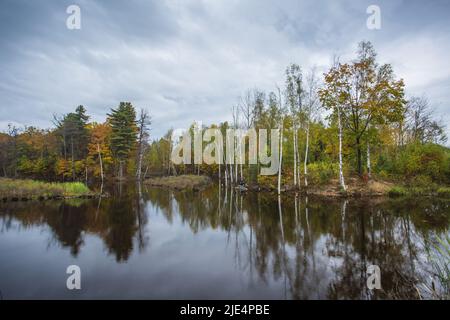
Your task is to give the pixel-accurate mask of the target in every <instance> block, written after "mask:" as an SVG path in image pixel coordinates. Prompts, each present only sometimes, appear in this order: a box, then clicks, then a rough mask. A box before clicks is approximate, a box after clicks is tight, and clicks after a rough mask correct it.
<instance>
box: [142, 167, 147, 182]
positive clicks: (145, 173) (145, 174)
mask: <svg viewBox="0 0 450 320" xmlns="http://www.w3.org/2000/svg"><path fill="white" fill-rule="evenodd" d="M147 172H148V166H146V167H145V172H144V176H143V178H144V179H145V177H146V176H147Z"/></svg>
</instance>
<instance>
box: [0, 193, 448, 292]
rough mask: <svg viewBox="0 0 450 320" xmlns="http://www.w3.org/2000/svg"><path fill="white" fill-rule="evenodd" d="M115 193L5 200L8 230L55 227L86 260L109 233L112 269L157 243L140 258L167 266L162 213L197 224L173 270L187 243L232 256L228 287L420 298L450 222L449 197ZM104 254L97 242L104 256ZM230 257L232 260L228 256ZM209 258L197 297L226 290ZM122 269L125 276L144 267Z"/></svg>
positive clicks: (171, 221) (176, 251) (171, 222)
mask: <svg viewBox="0 0 450 320" xmlns="http://www.w3.org/2000/svg"><path fill="white" fill-rule="evenodd" d="M110 193H111V195H112V196H111V197H110V198H104V199H99V200H70V201H48V202H17V203H4V204H1V205H0V210H1V211H0V219H1V233H0V240H1V237H2V235H4V234H7V233H14V232H17V233H18V232H19V231H23V230H25V231H26V230H31V229H33V228H37V227H45V231H44V233H45V234H46V235H47V236H48V240H47V247H48V250H49V251H52V250H53V249H52V248H54V247H61V248H63V249H64V250H66V249H68V250H69V251H70V254H71V256H72V258H74V259H75V260H76V259H77V257H78V256H79V255H80V252H83V248H84V247H85V246H86V245H87V243H88V242H90V241H93V240H92V237H91V236H95V237H97V238H99V239H101V240H102V242H103V245H104V248H105V251H106V253H107V254H106V256H107V257H110V256H112V257H114V260H115V262H108V263H107V264H108V266H110V269H113V267H112V266H111V264H113V263H116V264H117V263H119V264H123V263H126V262H128V260H129V259H130V257H131V256H132V255H136V256H138V257H139V256H142V257H145V256H146V255H149V254H150V253H151V251H152V250H154V252H158V253H157V254H156V253H153V254H152V259H142V260H138V261H140V262H137V263H139V264H141V265H143V264H146V265H149V266H152V267H153V268H156V267H159V268H160V269H161V270H164V268H165V267H166V266H165V265H164V263H166V262H167V258H166V257H165V255H164V253H161V251H162V250H165V249H164V248H165V247H164V246H162V245H161V244H160V242H158V238H157V237H155V238H153V237H152V231H153V232H156V231H157V230H158V228H161V222H158V223H157V224H155V225H154V226H153V227H152V217H155V216H156V215H162V216H163V217H164V222H163V223H164V224H165V227H167V226H169V228H168V229H167V230H169V232H170V230H171V229H170V228H173V232H174V233H176V232H177V230H178V229H177V228H175V227H179V226H188V227H189V230H190V231H191V235H192V237H189V238H186V237H185V239H184V240H183V241H184V242H182V241H180V240H177V241H180V242H176V243H175V244H174V246H173V247H171V250H172V251H171V252H170V255H171V259H177V257H178V256H179V258H178V259H179V261H177V263H178V264H179V266H177V267H175V268H174V269H173V271H174V272H185V271H186V270H185V269H186V268H190V266H189V263H187V262H186V260H185V259H186V258H183V257H185V255H184V253H182V252H181V251H182V250H192V252H191V254H192V255H193V256H195V257H197V259H199V260H201V259H200V258H198V257H202V256H205V257H207V256H208V257H209V255H211V254H212V253H214V256H215V257H217V259H219V260H220V259H223V261H224V263H223V266H220V268H222V269H221V271H222V272H223V277H224V279H226V281H227V282H228V284H227V285H229V287H230V288H229V289H228V293H227V294H229V296H226V295H225V297H231V298H232V297H244V298H257V297H259V294H262V293H261V290H266V292H265V293H267V295H264V297H266V296H267V297H272V298H273V297H275V298H286V299H317V298H327V299H376V298H417V291H416V289H415V286H416V285H417V283H418V282H419V281H420V280H421V278H422V277H424V276H425V275H426V271H427V270H426V268H427V265H426V257H425V251H424V250H425V249H426V247H427V245H428V243H429V240H430V237H431V236H432V235H435V234H442V233H445V232H447V228H448V226H449V223H450V220H449V219H450V213H449V202H448V201H445V200H437V199H416V200H371V201H369V200H324V199H314V198H307V197H301V196H299V195H297V196H295V197H277V196H273V195H268V194H258V193H249V194H241V193H239V192H236V191H234V190H232V189H223V188H221V189H220V190H219V189H217V188H212V189H210V190H206V191H204V192H172V191H168V190H162V189H156V188H147V187H146V186H142V185H137V186H135V185H116V186H113V187H112V189H111V190H110ZM164 230H166V229H164ZM202 233H207V234H208V235H209V234H215V235H217V236H219V237H220V239H221V240H220V241H221V242H222V243H218V242H217V241H210V242H208V243H207V244H206V250H205V249H204V244H202V248H203V249H202V250H205V251H202V252H195V248H196V246H197V244H198V245H199V246H200V243H199V242H196V241H199V240H197V238H196V237H195V236H196V235H198V234H202ZM21 235H22V236H25V237H26V233H21ZM173 236H174V235H173ZM159 237H163V236H159ZM153 241H156V244H154V245H153ZM171 241H175V240H173V239H172V240H171ZM188 244H189V246H187V245H188ZM219 244H220V245H219ZM222 244H224V246H222ZM186 248H194V249H186ZM0 250H5V251H6V250H14V244H13V243H10V242H8V241H6V242H3V243H2V244H0ZM104 257H105V254H104V253H102V252H98V250H96V251H95V259H102V258H104ZM230 257H231V258H232V260H233V266H232V267H228V265H227V264H226V263H225V261H227V259H228V258H230ZM55 259H56V258H55ZM137 259H138V258H137ZM183 259H184V260H183ZM163 262H164V263H163ZM194 263H195V262H194ZM215 263H217V261H216V262H215ZM219 263H220V262H219ZM372 264H376V265H378V266H379V267H380V269H381V272H382V281H381V282H382V287H383V289H382V290H375V291H371V290H368V289H367V286H366V279H367V274H366V270H367V267H368V266H369V265H372ZM208 268H210V266H209V265H208V264H207V263H197V264H195V269H196V270H195V272H199V274H201V272H202V271H205V272H204V273H203V276H196V279H195V283H196V284H195V285H196V286H198V285H199V284H198V283H199V282H204V287H205V288H203V289H201V290H200V289H198V288H197V289H198V290H200V291H201V292H200V293H198V295H196V297H203V298H217V297H222V296H220V295H219V294H218V293H217V292H216V291H215V290H214V289H213V288H211V289H210V288H209V287H208V286H207V283H208V281H212V279H211V278H209V276H208V273H207V272H206V271H207V270H208ZM198 269H200V270H198ZM111 272H115V271H111ZM192 272H194V271H192ZM195 274H196V275H197V273H195ZM121 276H122V277H123V278H122V281H124V282H126V281H127V277H130V278H132V277H138V276H137V275H135V274H132V273H130V274H128V273H126V274H125V275H124V274H123V273H122V274H121ZM139 276H140V277H143V279H142V280H144V278H145V279H147V277H154V275H146V274H145V273H142V274H140V275H139ZM171 276H173V274H171ZM215 276H216V277H217V274H216V275H215ZM1 277H2V276H0V280H1ZM147 280H148V279H147ZM153 280H155V279H152V281H153ZM176 281H178V284H176V283H175V282H176ZM180 281H186V288H185V290H186V295H187V296H184V297H189V292H194V291H196V290H197V289H195V290H194V287H192V288H190V287H189V286H191V284H190V281H189V280H183V279H178V280H174V283H173V287H172V286H171V283H170V281H168V282H166V283H165V290H166V293H165V295H163V294H161V296H158V293H157V292H153V293H152V296H153V297H163V296H164V297H175V293H176V290H178V289H179V288H178V287H179V286H180V283H179V282H180ZM0 285H1V282H0ZM11 286H13V284H11ZM192 286H193V285H192ZM196 292H197V291H196ZM257 294H258V296H257ZM88 296H89V295H88ZM103 296H105V297H107V296H108V294H107V293H105V292H103ZM103 296H100V297H103ZM120 297H122V298H127V297H129V296H128V295H126V294H125V295H122V296H120ZM144 297H148V296H144ZM192 297H194V296H192Z"/></svg>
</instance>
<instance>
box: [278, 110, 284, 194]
mask: <svg viewBox="0 0 450 320" xmlns="http://www.w3.org/2000/svg"><path fill="white" fill-rule="evenodd" d="M279 156H280V161H279V164H278V194H280V193H281V168H282V162H283V118H281V129H280V155H279Z"/></svg>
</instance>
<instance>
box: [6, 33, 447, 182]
mask: <svg viewBox="0 0 450 320" xmlns="http://www.w3.org/2000/svg"><path fill="white" fill-rule="evenodd" d="M285 77H286V80H285V84H284V86H283V87H282V88H279V87H277V88H275V90H273V91H271V92H263V91H260V90H258V89H254V90H248V91H247V92H245V94H244V95H243V96H242V97H240V99H239V102H238V103H237V105H236V106H233V107H232V108H231V115H232V120H231V121H226V122H222V123H218V124H212V125H211V126H210V127H215V128H219V129H220V130H221V131H222V132H223V133H224V134H225V131H226V129H228V128H239V129H248V128H256V129H261V128H264V129H273V128H279V129H280V132H281V138H280V151H281V152H280V160H281V162H280V169H281V170H280V171H279V177H278V178H279V182H278V184H279V185H280V183H281V184H291V185H293V186H294V187H297V188H300V187H301V186H302V185H303V186H304V185H308V184H313V185H320V184H326V183H327V182H329V181H330V180H331V179H337V180H338V181H339V183H340V185H341V187H342V188H343V189H344V190H345V188H346V182H345V179H346V178H347V177H349V176H359V177H361V178H363V179H370V178H372V177H375V178H379V179H384V180H389V179H391V180H398V181H405V182H406V181H407V182H411V183H418V184H424V185H427V184H430V183H438V184H448V183H450V150H449V149H448V148H447V147H445V146H444V145H445V143H446V142H447V136H446V134H445V125H444V124H443V123H441V122H439V121H438V120H437V119H436V115H435V114H434V110H433V108H432V107H431V104H430V102H429V101H428V100H427V99H426V98H425V97H406V96H405V84H404V82H403V80H402V79H397V77H396V75H395V73H394V71H393V68H392V66H391V65H389V64H379V63H378V62H377V57H376V52H375V50H374V48H373V46H372V44H371V43H370V42H361V43H360V44H359V47H358V50H357V52H356V57H355V58H354V59H353V60H351V61H347V62H341V61H339V59H335V61H334V62H333V64H332V65H331V66H330V68H329V69H328V70H327V71H326V72H325V73H324V74H323V75H319V74H318V72H317V70H316V69H311V70H307V71H306V72H305V71H304V70H303V69H302V68H301V67H300V66H299V65H297V64H291V65H289V66H288V67H287V68H286V70H285ZM89 119H90V118H89V115H88V113H87V111H86V109H85V107H83V106H78V107H77V108H76V109H75V110H74V111H73V112H70V113H68V114H65V115H62V116H54V119H53V122H54V127H53V128H50V129H39V128H36V127H25V128H17V127H15V126H12V125H11V126H9V127H8V130H7V132H4V133H0V166H1V168H0V170H1V172H0V175H1V176H4V177H13V178H25V177H26V178H34V179H45V180H58V181H85V180H86V181H87V180H89V179H94V178H95V179H103V178H111V177H114V178H123V177H133V178H134V177H136V178H137V179H141V178H143V177H145V176H148V175H149V174H180V173H195V174H200V173H201V174H208V175H212V176H219V177H221V179H223V180H224V179H226V180H227V181H229V182H230V183H237V182H239V183H241V182H244V181H245V182H246V183H257V182H259V183H264V179H273V178H274V177H269V178H267V177H261V176H259V175H258V172H259V169H260V167H259V165H248V164H246V165H237V164H234V165H222V166H219V165H207V164H202V165H194V164H192V165H177V166H175V165H173V163H171V161H170V155H171V152H172V149H173V144H174V141H172V140H171V136H172V130H169V131H168V132H167V134H166V135H164V136H163V137H161V138H158V139H150V134H149V132H150V125H151V121H150V116H149V114H148V112H147V111H146V110H140V111H139V110H136V109H135V107H134V106H133V105H132V104H131V103H129V102H121V103H120V104H119V105H118V106H117V107H115V108H112V109H111V110H110V112H109V113H108V114H107V118H106V121H105V122H103V123H96V122H90V121H89ZM158 125H161V124H158ZM196 126H197V124H196V123H194V124H192V126H191V128H190V130H195V128H196ZM204 129H205V128H202V130H204ZM224 153H225V152H224Z"/></svg>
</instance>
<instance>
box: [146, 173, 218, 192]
mask: <svg viewBox="0 0 450 320" xmlns="http://www.w3.org/2000/svg"><path fill="white" fill-rule="evenodd" d="M144 183H145V184H147V185H151V186H155V187H165V188H170V189H174V190H194V191H198V190H202V189H204V188H206V187H207V186H208V185H210V184H211V179H210V178H209V177H207V176H196V175H181V176H168V177H160V178H151V179H147V180H145V182H144Z"/></svg>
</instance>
